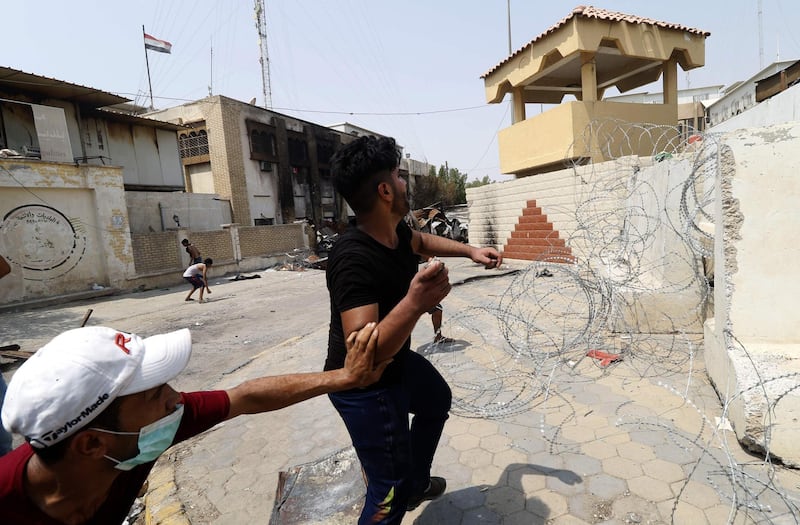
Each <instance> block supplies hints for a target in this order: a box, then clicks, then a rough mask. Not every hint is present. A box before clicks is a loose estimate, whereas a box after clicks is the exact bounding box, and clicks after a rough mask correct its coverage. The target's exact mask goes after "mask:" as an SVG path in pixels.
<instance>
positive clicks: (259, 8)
mask: <svg viewBox="0 0 800 525" xmlns="http://www.w3.org/2000/svg"><path fill="white" fill-rule="evenodd" d="M255 14H256V29H258V47H259V50H260V52H261V57H260V58H259V62H261V84H262V87H263V91H264V107H265V108H266V109H272V86H271V85H270V78H269V49H268V48H267V12H266V10H265V9H264V0H255Z"/></svg>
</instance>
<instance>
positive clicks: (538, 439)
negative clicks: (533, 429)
mask: <svg viewBox="0 0 800 525" xmlns="http://www.w3.org/2000/svg"><path fill="white" fill-rule="evenodd" d="M513 443H514V448H515V449H517V450H524V451H525V452H527V453H528V454H537V453H539V452H544V451H545V450H547V447H548V443H547V441H545V439H544V437H543V436H542V435H541V434H539V433H538V432H537V433H536V435H534V436H525V437H522V438H517V439H514V441H513Z"/></svg>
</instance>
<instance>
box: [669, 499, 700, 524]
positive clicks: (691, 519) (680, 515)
mask: <svg viewBox="0 0 800 525" xmlns="http://www.w3.org/2000/svg"><path fill="white" fill-rule="evenodd" d="M705 519H706V515H705V513H704V512H703V511H702V510H701V509H698V508H697V507H695V506H694V505H692V504H690V503H686V502H679V503H678V508H677V509H675V514H674V515H673V521H672V522H673V523H705Z"/></svg>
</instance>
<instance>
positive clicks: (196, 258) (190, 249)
mask: <svg viewBox="0 0 800 525" xmlns="http://www.w3.org/2000/svg"><path fill="white" fill-rule="evenodd" d="M181 244H182V245H183V246H184V247H185V248H186V253H188V254H189V258H190V259H191V260H192V264H198V263H201V262H203V258H202V257H201V256H200V250H199V249H198V248H197V246H195V245H194V244H192V243H191V242H189V239H184V240H182V241H181Z"/></svg>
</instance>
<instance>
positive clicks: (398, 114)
mask: <svg viewBox="0 0 800 525" xmlns="http://www.w3.org/2000/svg"><path fill="white" fill-rule="evenodd" d="M118 95H125V96H136V95H137V93H118ZM153 98H157V99H161V100H176V101H178V102H194V101H195V100H196V99H191V98H177V97H161V96H158V95H153ZM488 107H490V106H489V105H488V104H483V105H480V106H466V107H463V108H448V109H433V110H429V111H396V112H394V111H334V110H324V109H301V108H271V109H272V110H274V111H305V112H307V113H325V114H332V115H373V116H375V115H379V116H396V117H402V116H414V115H435V114H438V113H456V112H459V111H471V110H473V109H483V108H488Z"/></svg>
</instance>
